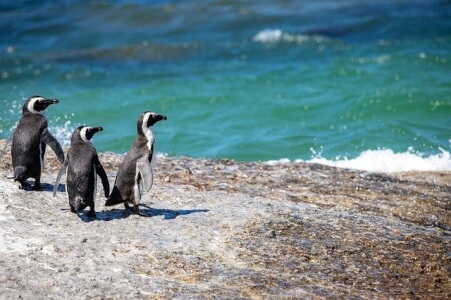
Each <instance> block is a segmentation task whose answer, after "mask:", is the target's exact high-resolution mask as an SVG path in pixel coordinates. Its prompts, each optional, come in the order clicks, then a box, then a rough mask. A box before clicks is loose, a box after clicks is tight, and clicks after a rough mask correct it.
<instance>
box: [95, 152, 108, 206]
mask: <svg viewBox="0 0 451 300" xmlns="http://www.w3.org/2000/svg"><path fill="white" fill-rule="evenodd" d="M94 161H95V167H96V173H97V175H99V177H100V179H101V180H102V185H103V191H104V192H105V198H108V196H109V195H110V182H109V181H108V176H107V175H106V173H105V169H103V167H102V164H101V163H100V161H99V157H98V156H97V155H96V156H95V158H94Z"/></svg>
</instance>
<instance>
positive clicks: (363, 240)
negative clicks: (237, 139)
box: [0, 141, 451, 299]
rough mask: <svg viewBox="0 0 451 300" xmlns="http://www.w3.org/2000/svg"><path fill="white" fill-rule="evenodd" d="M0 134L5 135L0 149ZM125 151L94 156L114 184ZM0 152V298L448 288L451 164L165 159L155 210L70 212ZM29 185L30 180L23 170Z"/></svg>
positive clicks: (274, 295) (150, 197)
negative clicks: (378, 167) (22, 184)
mask: <svg viewBox="0 0 451 300" xmlns="http://www.w3.org/2000/svg"><path fill="white" fill-rule="evenodd" d="M3 145H4V141H1V142H0V149H2V148H3ZM121 158H122V157H121V156H118V155H115V154H112V153H102V154H101V155H100V160H101V162H102V163H103V165H104V167H105V168H106V170H107V173H108V175H109V178H110V183H111V184H112V183H113V182H114V177H115V174H116V173H115V172H116V170H117V168H118V166H119V164H120V161H121ZM58 169H59V165H58V163H57V161H56V160H55V158H54V155H53V153H51V151H49V153H48V155H47V157H46V168H45V169H44V176H43V178H42V182H43V191H39V192H35V191H31V190H30V189H28V188H27V189H25V190H18V189H17V188H16V187H15V186H14V185H13V181H12V179H10V178H8V176H9V175H10V174H11V173H12V169H11V161H10V155H9V151H8V150H6V152H5V153H4V155H3V156H2V158H1V159H0V298H1V299H3V298H6V299H11V298H12V299H15V298H20V297H22V298H24V299H25V298H28V299H31V298H33V299H38V298H59V299H61V298H99V299H100V298H107V299H108V298H120V299H123V298H164V299H167V298H179V299H186V298H191V299H193V298H194V299H205V298H208V299H210V298H222V299H236V298H251V299H291V298H301V299H303V298H307V299H308V298H358V299H389V298H393V299H399V298H409V299H415V298H425V299H450V298H451V280H450V278H451V276H450V275H451V274H450V273H451V267H450V266H451V264H450V260H451V247H450V246H451V239H450V234H451V231H450V229H451V212H450V208H451V200H450V195H451V193H450V192H451V173H450V172H431V173H424V172H423V173H420V172H409V173H400V174H390V175H389V174H376V173H367V172H359V171H353V170H346V169H337V168H331V167H326V166H322V165H316V164H305V163H289V164H277V165H268V164H265V163H237V162H234V161H230V160H219V161H211V160H203V159H190V158H183V157H182V158H166V157H160V158H159V161H158V164H157V169H156V179H155V182H154V186H153V188H152V190H151V191H150V192H149V193H148V194H147V195H146V196H145V198H144V199H143V200H144V201H143V202H144V206H143V207H142V208H141V210H142V211H143V212H145V213H146V214H149V215H151V217H150V218H146V217H140V216H137V215H134V214H131V213H127V212H125V211H124V209H123V206H116V207H112V208H106V207H104V205H103V203H104V200H105V199H104V198H103V196H101V195H102V192H103V191H102V187H101V184H100V183H99V187H98V198H97V200H96V205H97V206H96V211H97V218H95V219H91V218H89V217H88V216H87V212H85V213H82V214H80V216H77V215H76V214H73V213H71V212H70V211H69V205H68V203H67V199H66V195H65V193H64V182H65V178H64V177H63V180H62V182H61V183H60V186H59V187H58V193H57V196H56V197H55V198H54V197H52V189H53V183H54V181H55V178H56V174H57V171H58ZM30 182H32V180H30Z"/></svg>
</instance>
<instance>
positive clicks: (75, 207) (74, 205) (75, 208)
mask: <svg viewBox="0 0 451 300" xmlns="http://www.w3.org/2000/svg"><path fill="white" fill-rule="evenodd" d="M81 202H82V198H81V197H79V196H76V197H75V198H74V200H73V201H71V203H70V210H71V212H73V213H76V214H78V212H79V211H80V206H81Z"/></svg>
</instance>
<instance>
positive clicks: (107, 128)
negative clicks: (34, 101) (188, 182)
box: [0, 0, 451, 171]
mask: <svg viewBox="0 0 451 300" xmlns="http://www.w3.org/2000/svg"><path fill="white" fill-rule="evenodd" d="M0 36H1V38H0V138H8V137H9V136H10V135H11V133H12V132H13V130H14V126H15V124H16V123H17V121H18V119H19V118H20V112H21V107H22V104H23V102H24V100H25V99H26V97H28V96H31V95H35V94H37V95H42V96H45V97H52V98H58V99H59V100H60V103H59V104H58V105H55V106H53V107H50V108H49V110H48V113H47V116H48V120H49V124H50V131H51V132H52V133H53V134H54V135H55V136H57V138H58V139H59V140H60V142H61V143H63V144H65V145H68V143H69V139H70V135H71V133H72V130H73V129H74V128H75V127H77V126H78V125H81V124H87V125H91V126H102V127H103V128H104V131H103V132H102V133H99V134H98V135H96V136H95V138H94V141H93V143H94V145H95V146H96V148H97V150H98V151H112V152H116V153H124V152H126V151H127V150H128V149H129V147H130V144H131V142H132V140H133V138H134V136H135V132H136V120H137V118H138V116H139V115H140V113H141V112H142V111H146V110H151V111H155V112H158V113H160V114H164V115H166V116H167V117H168V120H167V121H166V122H160V123H158V124H157V125H156V126H155V128H154V133H155V135H156V149H157V151H158V152H160V153H163V154H166V155H169V156H192V157H205V158H213V159H218V158H232V159H235V160H238V161H271V162H274V161H276V162H286V161H295V160H302V161H313V162H321V163H326V164H331V165H338V166H344V167H355V168H361V169H370V170H381V171H390V170H410V169H422V170H423V169H424V170H451V158H450V150H451V146H450V144H451V1H449V0H446V1H445V0H424V1H421V0H391V1H389V0H341V1H335V0H308V1H293V0H275V1H250V0H239V1H225V0H203V1H182V0H179V1H175V0H174V1H144V0H135V1H121V0H98V1H97V0H90V1H75V0H63V1H51V0H45V1H4V0H0Z"/></svg>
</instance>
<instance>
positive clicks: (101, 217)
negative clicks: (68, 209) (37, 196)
mask: <svg viewBox="0 0 451 300" xmlns="http://www.w3.org/2000/svg"><path fill="white" fill-rule="evenodd" d="M139 207H140V211H141V215H140V217H144V218H145V217H149V218H150V217H158V216H164V218H163V220H173V219H175V218H177V217H178V216H185V215H190V214H194V213H202V212H209V211H210V210H208V209H179V210H173V209H159V208H152V207H150V206H148V205H146V204H142V203H141V204H139ZM88 213H89V211H88V210H84V211H81V212H79V213H78V217H79V218H80V219H81V220H82V221H83V222H92V221H112V220H118V219H126V218H128V217H130V216H132V215H135V213H134V212H132V211H130V210H127V209H125V208H124V209H111V210H103V211H98V212H96V216H95V217H90V216H89V215H88Z"/></svg>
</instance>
